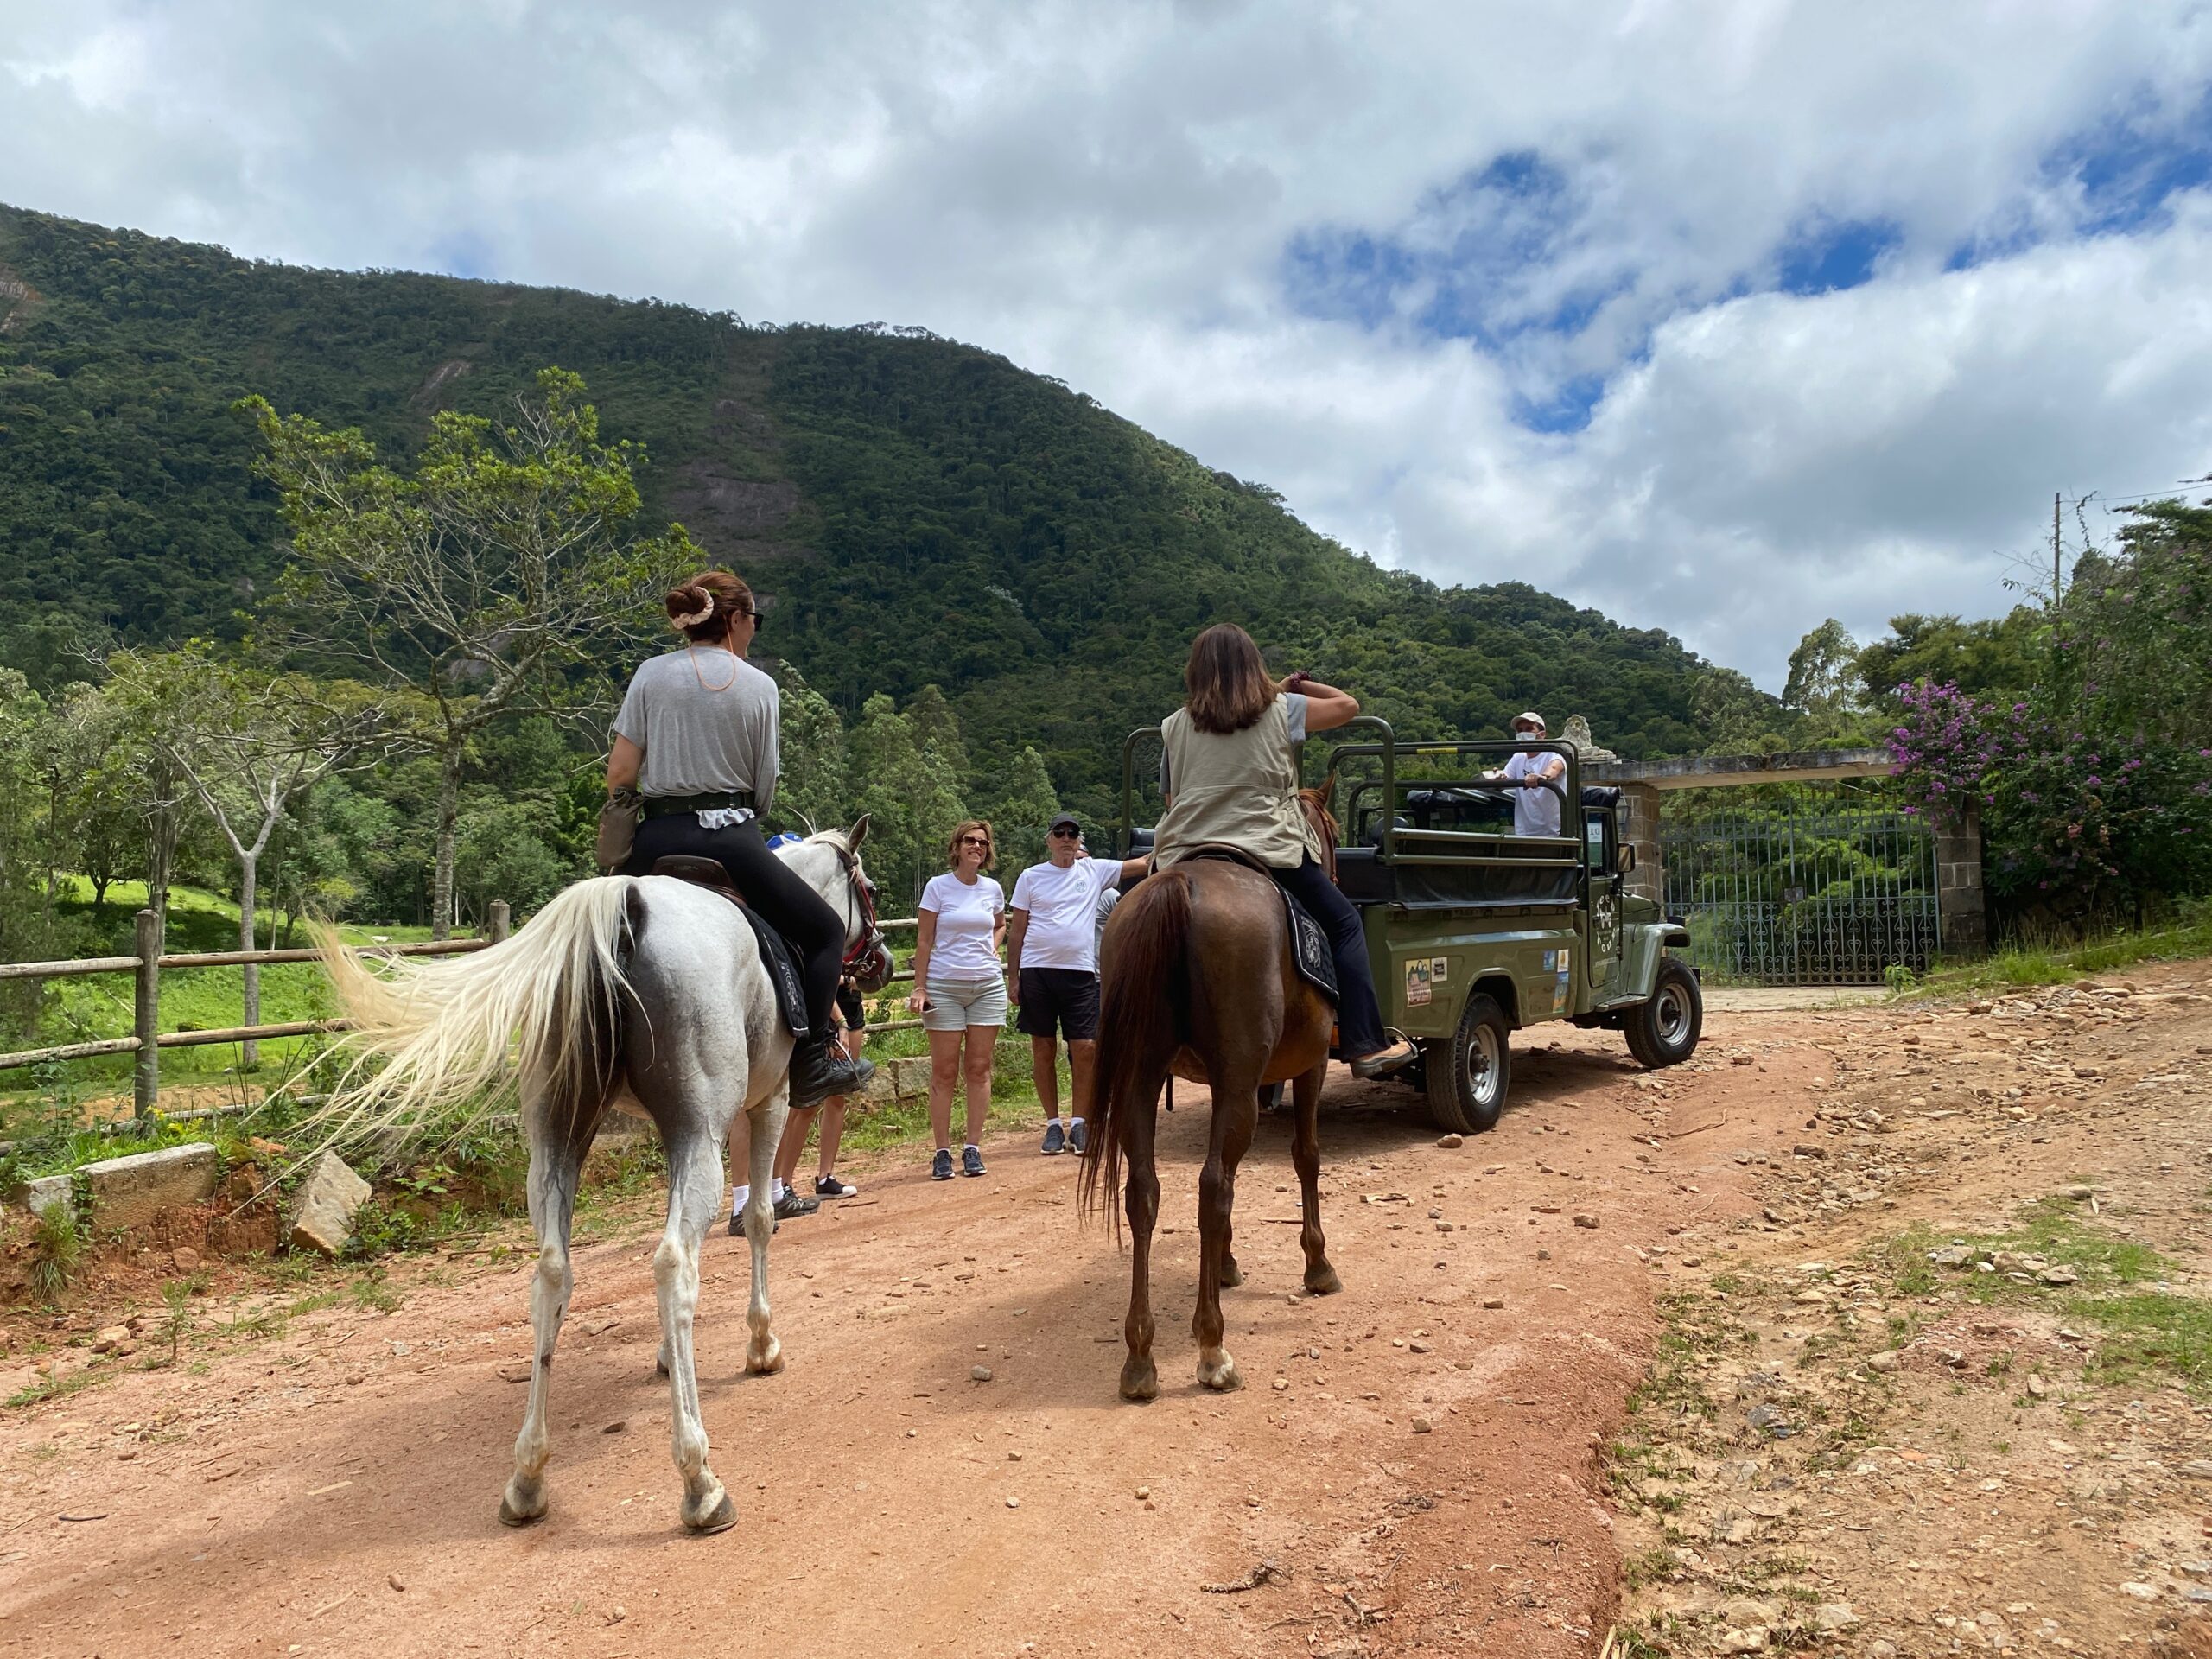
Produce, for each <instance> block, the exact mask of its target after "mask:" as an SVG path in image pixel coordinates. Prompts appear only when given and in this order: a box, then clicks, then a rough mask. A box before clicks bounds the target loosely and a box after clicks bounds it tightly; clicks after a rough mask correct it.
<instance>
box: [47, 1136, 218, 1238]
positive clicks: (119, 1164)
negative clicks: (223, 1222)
mask: <svg viewBox="0 0 2212 1659" xmlns="http://www.w3.org/2000/svg"><path fill="white" fill-rule="evenodd" d="M215 1165H216V1156H215V1148H214V1147H211V1146H209V1145H208V1144H207V1142H206V1141H194V1142H193V1143H192V1144H191V1145H189V1146H184V1147H163V1148H162V1150H161V1151H159V1152H134V1153H132V1154H130V1156H129V1157H127V1158H103V1159H102V1160H100V1161H99V1163H97V1164H86V1166H84V1167H83V1168H81V1169H79V1171H78V1172H77V1173H79V1175H81V1176H83V1177H84V1178H85V1185H86V1192H87V1196H88V1197H89V1198H90V1199H91V1205H92V1224H93V1225H95V1226H98V1227H143V1226H144V1225H145V1224H147V1223H149V1222H150V1221H151V1220H153V1219H154V1217H156V1216H158V1215H160V1214H161V1213H162V1211H164V1210H181V1209H183V1208H184V1207H185V1206H186V1205H194V1204H205V1203H206V1202H207V1200H208V1199H209V1198H213V1197H214V1196H215V1173H216V1172H215Z"/></svg>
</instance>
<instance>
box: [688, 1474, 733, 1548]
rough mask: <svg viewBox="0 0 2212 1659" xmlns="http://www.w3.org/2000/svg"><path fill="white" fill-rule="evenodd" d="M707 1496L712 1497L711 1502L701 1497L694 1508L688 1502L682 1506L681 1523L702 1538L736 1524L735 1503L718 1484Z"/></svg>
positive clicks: (726, 1529)
mask: <svg viewBox="0 0 2212 1659" xmlns="http://www.w3.org/2000/svg"><path fill="white" fill-rule="evenodd" d="M709 1497H712V1498H713V1499H714V1501H713V1502H712V1503H708V1502H707V1501H706V1499H704V1498H702V1499H701V1500H700V1503H699V1504H698V1505H697V1506H696V1508H695V1507H694V1506H693V1505H691V1504H690V1503H686V1504H685V1505H684V1506H683V1510H684V1514H683V1524H684V1525H685V1526H687V1527H689V1528H690V1529H691V1530H692V1531H694V1532H696V1533H697V1534H698V1535H700V1536H701V1537H702V1538H703V1537H705V1536H707V1535H709V1534H710V1533H716V1532H728V1530H729V1529H731V1528H732V1527H734V1526H735V1525H736V1524H737V1505H736V1504H735V1503H734V1502H732V1501H731V1498H730V1495H729V1494H728V1492H727V1491H723V1490H722V1488H721V1485H720V1484H716V1485H715V1490H714V1491H713V1492H712V1493H710V1494H709ZM702 1511H703V1512H702Z"/></svg>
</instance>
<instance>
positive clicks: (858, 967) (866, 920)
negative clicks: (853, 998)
mask: <svg viewBox="0 0 2212 1659" xmlns="http://www.w3.org/2000/svg"><path fill="white" fill-rule="evenodd" d="M825 839H828V840H829V845H830V846H831V847H833V848H835V849H836V853H837V861H838V862H839V863H840V864H842V865H843V866H844V867H845V882H846V885H847V886H848V887H849V888H850V889H851V890H852V894H853V903H854V904H855V906H856V907H857V908H858V909H859V911H860V913H861V927H860V937H859V938H856V939H855V940H854V941H853V943H852V944H850V945H849V946H848V947H847V948H846V950H845V959H844V961H843V962H842V963H841V964H840V965H839V967H838V970H837V971H838V973H839V974H840V976H842V977H844V978H846V979H849V980H851V981H852V982H853V985H854V988H855V989H857V990H860V991H861V992H864V993H865V992H874V991H880V990H881V989H882V988H884V987H885V986H886V985H887V984H889V983H890V982H891V973H892V961H891V948H890V946H889V945H887V944H885V943H884V938H883V929H882V928H881V927H880V925H878V924H877V922H876V919H875V883H874V882H873V881H871V880H868V875H867V874H866V873H865V872H864V871H862V870H861V855H859V854H858V853H856V852H855V851H853V850H852V849H850V848H849V847H847V846H846V845H845V844H844V842H841V841H838V840H836V839H835V838H831V837H825Z"/></svg>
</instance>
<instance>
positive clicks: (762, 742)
mask: <svg viewBox="0 0 2212 1659" xmlns="http://www.w3.org/2000/svg"><path fill="white" fill-rule="evenodd" d="M724 682H728V683H727V684H725V683H724ZM779 713H780V705H779V702H778V701H777V697H776V683H775V681H773V680H772V679H770V678H769V677H767V676H766V674H763V673H762V672H761V671H760V670H759V669H757V668H755V667H753V664H750V663H748V662H746V661H744V660H743V659H742V658H739V657H736V656H734V654H732V653H731V652H728V651H725V650H723V649H722V648H721V646H719V645H696V646H694V647H692V648H691V649H690V650H689V651H671V652H668V653H667V654H666V655H665V656H661V657H655V658H652V659H651V660H650V661H647V662H645V663H643V664H639V669H638V671H637V672H636V673H635V674H633V675H632V676H631V677H630V690H629V691H628V693H627V695H626V696H624V697H623V699H622V711H621V712H620V714H618V715H615V716H614V731H615V734H616V735H617V736H620V737H626V738H628V739H629V740H630V741H632V743H634V744H636V745H637V746H638V747H639V748H641V749H643V750H644V751H645V764H644V765H643V766H641V767H639V772H638V791H639V793H640V794H643V795H648V796H651V795H721V794H728V793H730V792H733V791H737V790H742V789H749V790H751V791H753V810H754V811H756V812H758V813H760V814H762V815H764V816H765V815H766V812H767V810H768V807H769V804H770V803H771V802H772V801H773V800H774V799H775V798H776V772H777V769H778V766H779V764H780V761H779V755H778V752H777V747H776V738H777V729H778V717H779Z"/></svg>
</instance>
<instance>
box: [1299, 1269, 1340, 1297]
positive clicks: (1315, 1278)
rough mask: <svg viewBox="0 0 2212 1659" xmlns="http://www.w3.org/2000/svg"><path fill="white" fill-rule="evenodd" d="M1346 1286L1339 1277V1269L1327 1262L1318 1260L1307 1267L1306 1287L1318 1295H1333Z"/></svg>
mask: <svg viewBox="0 0 2212 1659" xmlns="http://www.w3.org/2000/svg"><path fill="white" fill-rule="evenodd" d="M1343 1288H1344V1281H1343V1280H1341V1279H1339V1278H1338V1277H1337V1270H1336V1269H1335V1268H1332V1267H1331V1266H1330V1265H1329V1264H1328V1263H1327V1262H1316V1263H1314V1265H1313V1266H1312V1267H1310V1268H1306V1289H1307V1291H1309V1292H1310V1293H1312V1294H1313V1295H1316V1296H1333V1295H1335V1294H1337V1293H1338V1291H1340V1290H1342V1289H1343Z"/></svg>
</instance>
